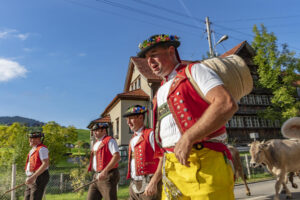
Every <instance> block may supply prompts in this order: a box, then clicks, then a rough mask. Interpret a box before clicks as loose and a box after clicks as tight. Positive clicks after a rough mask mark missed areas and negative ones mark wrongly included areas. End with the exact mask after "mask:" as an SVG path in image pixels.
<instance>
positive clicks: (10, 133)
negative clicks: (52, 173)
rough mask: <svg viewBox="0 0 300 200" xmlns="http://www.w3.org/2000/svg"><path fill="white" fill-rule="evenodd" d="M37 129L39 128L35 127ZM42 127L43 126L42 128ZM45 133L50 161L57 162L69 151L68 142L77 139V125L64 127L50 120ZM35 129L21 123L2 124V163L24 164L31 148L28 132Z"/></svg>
mask: <svg viewBox="0 0 300 200" xmlns="http://www.w3.org/2000/svg"><path fill="white" fill-rule="evenodd" d="M34 129H37V128H34ZM40 129H41V128H40ZM42 129H43V133H45V140H44V144H45V145H46V146H48V149H49V156H50V163H51V164H56V163H57V162H59V161H60V160H61V159H63V157H64V155H65V154H66V153H67V151H68V148H67V147H66V143H74V142H75V141H76V140H77V132H76V129H75V127H73V126H69V127H67V128H66V127H62V126H60V125H59V124H57V123H55V122H49V123H47V124H45V125H44V126H43V127H42ZM31 130H33V128H31V127H26V126H24V125H21V124H19V123H13V124H12V125H11V126H0V147H1V148H0V165H1V164H12V163H16V164H17V166H24V165H25V160H26V156H27V154H28V152H29V150H30V148H31V147H30V146H29V140H28V133H29V132H30V131H31Z"/></svg>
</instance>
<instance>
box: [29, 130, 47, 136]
mask: <svg viewBox="0 0 300 200" xmlns="http://www.w3.org/2000/svg"><path fill="white" fill-rule="evenodd" d="M28 136H29V138H41V137H44V133H42V132H38V131H34V132H31V133H29V135H28Z"/></svg>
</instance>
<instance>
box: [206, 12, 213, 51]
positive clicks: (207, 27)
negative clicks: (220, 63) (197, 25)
mask: <svg viewBox="0 0 300 200" xmlns="http://www.w3.org/2000/svg"><path fill="white" fill-rule="evenodd" d="M205 23H206V32H207V40H208V46H209V54H210V57H214V55H215V54H214V50H213V47H212V44H211V31H210V22H209V19H208V17H206V18H205Z"/></svg>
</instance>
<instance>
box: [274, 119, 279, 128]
mask: <svg viewBox="0 0 300 200" xmlns="http://www.w3.org/2000/svg"><path fill="white" fill-rule="evenodd" d="M274 123H275V127H276V128H280V122H279V120H278V119H276V120H275V122H274Z"/></svg>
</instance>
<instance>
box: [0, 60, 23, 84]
mask: <svg viewBox="0 0 300 200" xmlns="http://www.w3.org/2000/svg"><path fill="white" fill-rule="evenodd" d="M26 73H27V70H26V68H25V67H23V66H22V65H20V64H19V63H17V62H15V61H12V60H8V59H5V58H0V82H5V81H9V80H11V79H14V78H17V77H25V75H26Z"/></svg>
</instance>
